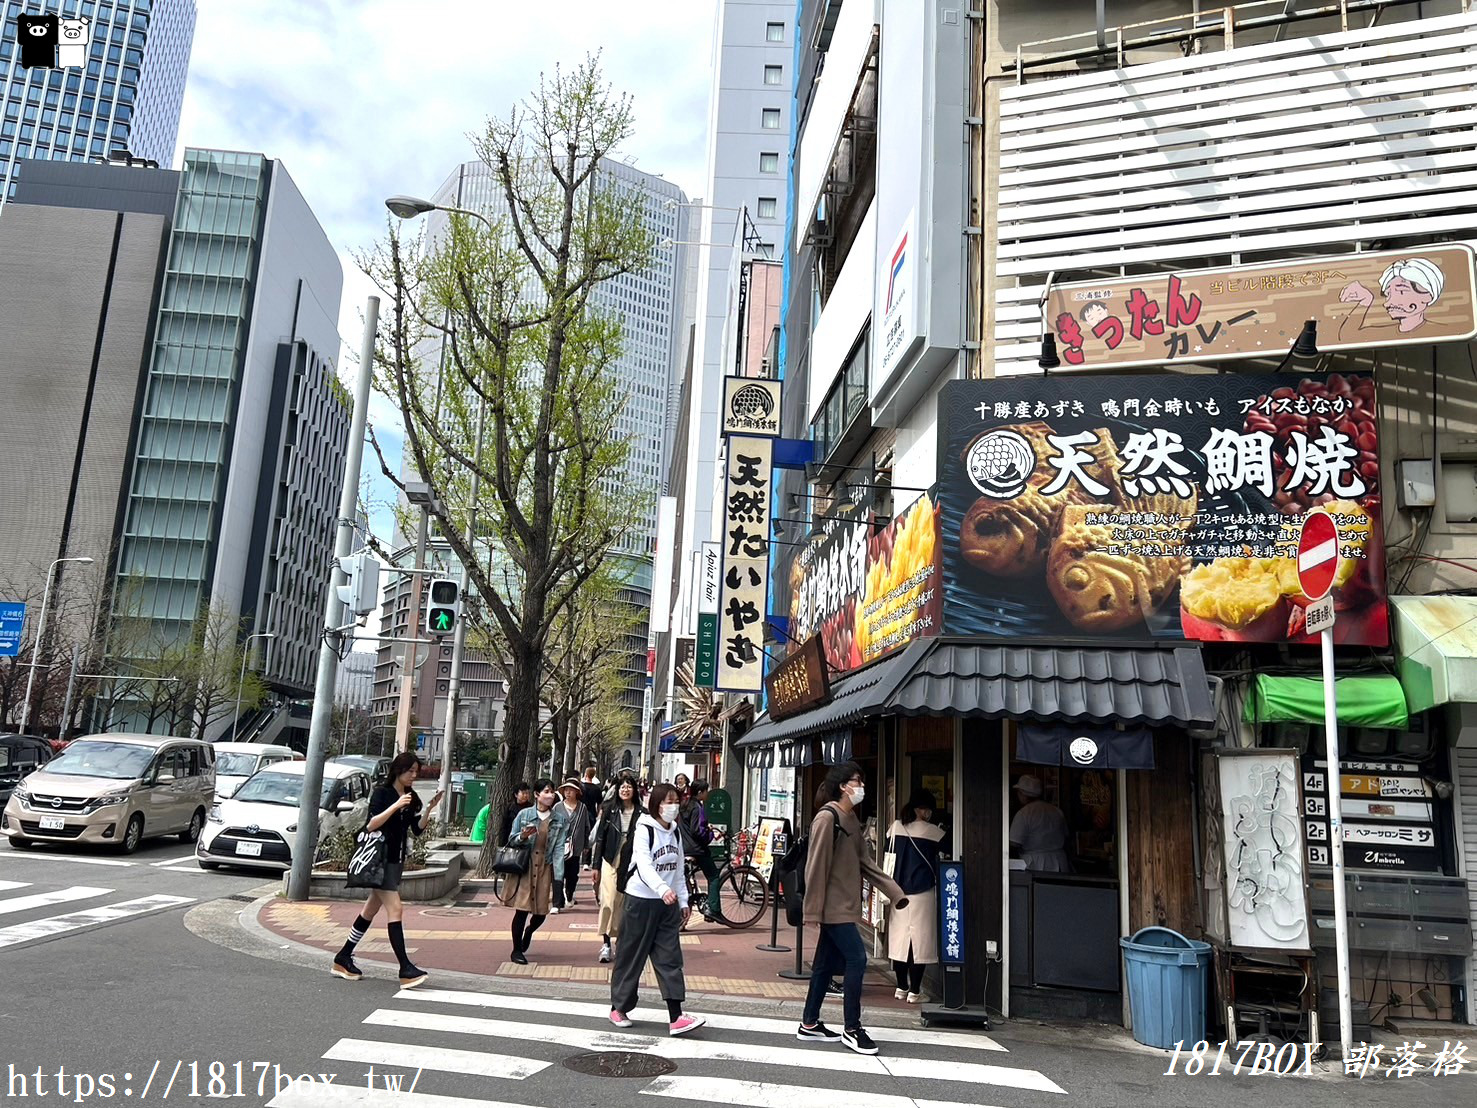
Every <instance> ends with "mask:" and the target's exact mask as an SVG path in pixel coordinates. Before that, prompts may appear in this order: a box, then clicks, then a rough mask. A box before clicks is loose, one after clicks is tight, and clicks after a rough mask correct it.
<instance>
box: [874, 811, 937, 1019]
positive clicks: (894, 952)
mask: <svg viewBox="0 0 1477 1108" xmlns="http://www.w3.org/2000/svg"><path fill="white" fill-rule="evenodd" d="M933 813H934V799H933V794H932V793H931V792H929V791H928V790H927V789H918V790H917V791H915V792H914V793H913V795H912V796H910V797H909V798H908V803H907V804H905V805H903V810H902V811H901V812H900V813H898V815H899V816H900V818H899V819H898V820H897V821H896V822H894V823H893V825H892V826H891V827H890V828H888V831H887V839H888V847H887V849H888V852H889V853H890V854H891V855H892V856H893V864H892V876H893V879H894V880H895V881H897V883H898V885H899V886H901V888H902V890H903V892H905V893H907V894H908V902H907V904H908V906H907V907H906V908H899V907H898V906H897V905H896V904H894V905H893V910H892V913H891V915H890V916H889V917H888V920H887V956H888V957H889V958H891V959H892V969H893V972H894V973H895V974H897V992H896V993H894V994H893V995H895V996H896V997H897V998H898V999H899V1000H904V999H906V1000H907V1002H908V1003H909V1004H917V1003H918V1002H919V1001H920V1000H922V999H923V971H924V970H925V969H926V968H927V967H928V966H931V965H932V964H933V963H935V962H937V961H938V960H939V916H938V884H939V877H938V874H939V847H940V845H941V844H942V843H943V839H944V829H943V828H942V827H937V826H935V825H934V824H933V823H931V822H929V821H930V818H931V817H932V816H933Z"/></svg>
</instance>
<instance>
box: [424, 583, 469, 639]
mask: <svg viewBox="0 0 1477 1108" xmlns="http://www.w3.org/2000/svg"><path fill="white" fill-rule="evenodd" d="M461 591H462V590H461V586H460V585H459V584H457V582H455V581H449V580H447V579H445V578H437V579H436V580H434V581H432V582H431V595H430V602H429V603H428V604H427V605H426V633H427V634H430V635H447V634H450V633H451V632H452V630H454V629H455V627H456V621H457V620H458V619H459V618H461V606H462V605H461Z"/></svg>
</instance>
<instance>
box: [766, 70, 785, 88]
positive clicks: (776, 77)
mask: <svg viewBox="0 0 1477 1108" xmlns="http://www.w3.org/2000/svg"><path fill="white" fill-rule="evenodd" d="M784 82H785V67H784V66H782V65H766V66H765V67H764V83H765V84H766V85H782V84H784Z"/></svg>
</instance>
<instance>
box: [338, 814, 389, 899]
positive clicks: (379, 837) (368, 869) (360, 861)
mask: <svg viewBox="0 0 1477 1108" xmlns="http://www.w3.org/2000/svg"><path fill="white" fill-rule="evenodd" d="M388 848H389V841H388V840H387V839H386V838H385V833H384V832H383V831H371V830H369V827H368V825H367V824H366V825H365V828H364V830H362V831H360V832H359V834H357V835H355V836H354V853H353V854H351V855H350V856H349V865H348V876H347V878H346V880H345V881H344V884H345V885H346V886H348V887H349V888H351V889H378V888H380V887H382V886H383V885H384V883H385V862H386V856H387V854H388Z"/></svg>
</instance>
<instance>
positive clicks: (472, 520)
mask: <svg viewBox="0 0 1477 1108" xmlns="http://www.w3.org/2000/svg"><path fill="white" fill-rule="evenodd" d="M385 207H387V208H389V209H390V211H391V212H392V213H394V214H395V215H397V216H399V217H400V218H401V219H412V218H414V217H415V216H418V215H424V214H426V213H427V212H436V211H440V212H448V213H450V214H452V215H465V216H471V217H472V218H473V219H478V220H481V221H482V225H483V226H484V227H486V228H487V230H488V231H489V232H491V233H492V234H493V235H496V234H497V228H496V227H494V226H493V224H492V221H491V220H490V219H488V218H487V217H486V216H485V215H483V214H482V213H481V212H476V211H473V210H472V209H470V208H458V207H454V206H452V205H447V204H433V203H431V202H430V201H429V200H421V199H418V198H417V197H414V196H392V197H390V198H389V199H388V200H386V201H385ZM503 339H504V342H506V341H507V331H506V325H505V329H504V333H503ZM480 391H481V390H479V392H480ZM486 424H487V397H486V396H485V395H483V396H482V397H481V400H480V402H479V404H478V406H477V445H476V447H475V448H474V451H475V452H474V453H473V455H472V459H473V463H474V464H473V466H472V490H471V491H472V495H471V498H470V500H469V504H470V507H469V508H468V510H467V534H466V544H467V549H468V550H475V549H476V544H477V497H478V495H479V494H480V492H481V484H482V470H481V465H482V436H483V431H484V429H485V427H486ZM470 576H471V575H470V574H469V572H468V570H467V567H466V565H463V566H462V580H461V589H460V593H461V594H462V595H465V594H466V592H467V588H468V585H469V584H470ZM466 642H467V621H466V620H464V619H459V620H457V621H456V627H455V628H454V629H453V631H452V635H451V679H450V680H449V681H448V682H447V689H446V726H445V730H444V731H443V737H442V742H441V782H440V790H441V820H442V822H443V823H445V822H448V821H449V820H450V819H451V754H452V746H453V745H454V744H455V742H456V714H457V706H458V703H457V702H458V699H459V698H460V697H461V691H462V656H463V654H464V653H465V650H466Z"/></svg>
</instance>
